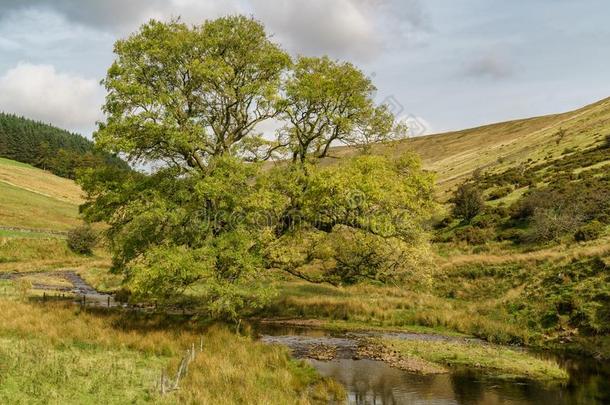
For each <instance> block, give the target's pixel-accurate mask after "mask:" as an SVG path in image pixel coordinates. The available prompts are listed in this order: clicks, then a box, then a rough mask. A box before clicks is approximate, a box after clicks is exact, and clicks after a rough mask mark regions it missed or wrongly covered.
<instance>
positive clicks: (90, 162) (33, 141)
mask: <svg viewBox="0 0 610 405" xmlns="http://www.w3.org/2000/svg"><path fill="white" fill-rule="evenodd" d="M0 157H4V158H7V159H13V160H16V161H19V162H23V163H28V164H31V165H33V166H36V167H39V168H41V169H44V170H49V171H51V172H52V173H54V174H56V175H58V176H61V177H67V178H72V179H73V178H75V176H76V172H77V171H78V170H79V169H82V168H88V167H96V166H100V165H112V166H116V167H120V168H123V169H129V166H128V165H127V164H126V163H125V162H124V161H123V160H121V159H120V158H118V157H116V156H115V155H114V154H111V153H107V152H101V151H98V150H96V149H95V148H94V145H93V142H91V141H90V140H88V139H86V138H84V137H82V136H80V135H77V134H72V133H70V132H68V131H64V130H63V129H59V128H56V127H53V126H51V125H47V124H43V123H40V122H36V121H32V120H29V119H26V118H23V117H18V116H16V115H11V114H4V113H0Z"/></svg>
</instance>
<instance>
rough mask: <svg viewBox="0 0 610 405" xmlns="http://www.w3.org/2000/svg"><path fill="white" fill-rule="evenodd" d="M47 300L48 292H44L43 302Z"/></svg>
mask: <svg viewBox="0 0 610 405" xmlns="http://www.w3.org/2000/svg"><path fill="white" fill-rule="evenodd" d="M46 300H47V293H46V291H43V292H42V301H43V302H44V301H46Z"/></svg>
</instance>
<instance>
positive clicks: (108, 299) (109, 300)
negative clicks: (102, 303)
mask: <svg viewBox="0 0 610 405" xmlns="http://www.w3.org/2000/svg"><path fill="white" fill-rule="evenodd" d="M108 308H110V295H109V296H108Z"/></svg>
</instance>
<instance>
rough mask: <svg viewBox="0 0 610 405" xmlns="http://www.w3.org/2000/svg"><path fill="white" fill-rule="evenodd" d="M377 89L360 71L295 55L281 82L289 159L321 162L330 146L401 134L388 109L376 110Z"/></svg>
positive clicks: (327, 61) (344, 64)
mask: <svg viewBox="0 0 610 405" xmlns="http://www.w3.org/2000/svg"><path fill="white" fill-rule="evenodd" d="M375 91H376V88H375V86H373V84H372V83H371V81H370V79H368V78H367V77H366V76H365V75H364V74H363V73H362V72H361V71H360V70H358V69H357V68H356V67H354V66H353V65H352V64H350V63H340V62H336V61H333V60H331V59H329V58H328V57H322V58H312V57H300V58H299V59H298V60H297V62H296V64H295V67H294V71H293V72H292V74H291V76H290V78H289V80H288V83H287V84H286V91H285V93H286V98H285V100H284V103H285V109H284V111H283V116H284V118H285V119H286V120H287V121H288V125H287V126H286V127H285V128H284V129H283V130H284V132H285V134H286V137H287V144H288V145H289V147H290V150H291V152H292V158H293V160H294V161H296V160H300V161H301V162H304V161H305V159H306V158H307V157H308V156H310V155H311V156H313V157H315V158H322V157H325V156H327V155H328V152H329V150H330V147H331V145H333V143H336V142H341V143H342V144H347V145H368V144H370V143H372V142H379V141H384V140H387V139H389V138H390V136H391V135H393V134H396V133H398V134H400V130H401V129H402V128H401V127H399V126H398V127H397V126H395V125H394V117H393V116H392V114H391V113H390V112H389V111H388V109H387V106H385V105H381V106H375V105H374V103H373V94H374V92H375Z"/></svg>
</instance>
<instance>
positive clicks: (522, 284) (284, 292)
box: [261, 245, 610, 357]
mask: <svg viewBox="0 0 610 405" xmlns="http://www.w3.org/2000/svg"><path fill="white" fill-rule="evenodd" d="M579 251H580V252H581V253H583V254H578V255H573V254H564V255H559V254H558V255H550V256H548V257H546V256H544V255H533V256H531V257H530V256H528V255H526V254H524V255H523V256H516V257H515V258H513V259H512V260H511V257H510V256H509V255H507V256H506V257H504V258H502V260H496V259H497V258H496V259H494V260H491V259H490V260H487V258H486V257H485V255H478V256H480V257H479V258H478V259H480V260H476V259H477V258H476V257H473V258H471V260H461V261H456V262H455V263H451V262H446V264H445V265H439V266H438V268H439V269H438V270H437V271H436V272H435V273H433V274H431V277H430V279H429V280H427V281H425V282H422V281H421V280H419V281H418V282H417V283H406V284H404V285H400V286H391V287H390V286H381V285H372V284H369V285H358V286H347V287H333V286H327V285H311V284H308V283H304V282H300V281H294V280H293V281H284V282H282V283H280V285H279V287H278V289H279V291H280V292H281V293H280V296H279V297H278V298H277V299H276V300H275V301H274V302H273V303H272V304H271V305H269V306H268V307H267V308H266V309H265V310H264V311H263V312H262V313H261V316H267V317H281V318H295V319H316V320H318V322H319V323H320V324H321V325H322V326H325V327H327V326H330V327H335V328H342V327H343V328H344V329H366V328H367V327H369V328H386V329H404V330H407V331H415V332H418V331H419V332H438V333H444V334H446V333H455V332H458V333H463V334H468V335H473V336H477V337H480V338H483V339H485V340H487V341H489V342H493V343H499V344H517V345H525V346H535V347H544V348H554V349H566V350H571V351H580V352H585V353H588V354H591V355H596V356H598V357H610V344H609V340H610V339H609V338H608V336H609V334H608V332H609V331H610V329H609V328H610V317H609V316H610V312H609V309H608V308H609V307H608V305H607V302H608V299H610V283H609V282H608V281H609V280H608V269H609V268H610V267H609V264H610V256H609V254H610V253H609V252H608V250H607V249H602V248H601V247H600V246H598V245H595V246H591V249H589V250H587V247H586V246H583V247H581V249H580V250H579ZM589 251H590V252H589ZM586 252H589V253H590V254H584V253H586ZM439 260H442V259H439Z"/></svg>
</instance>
